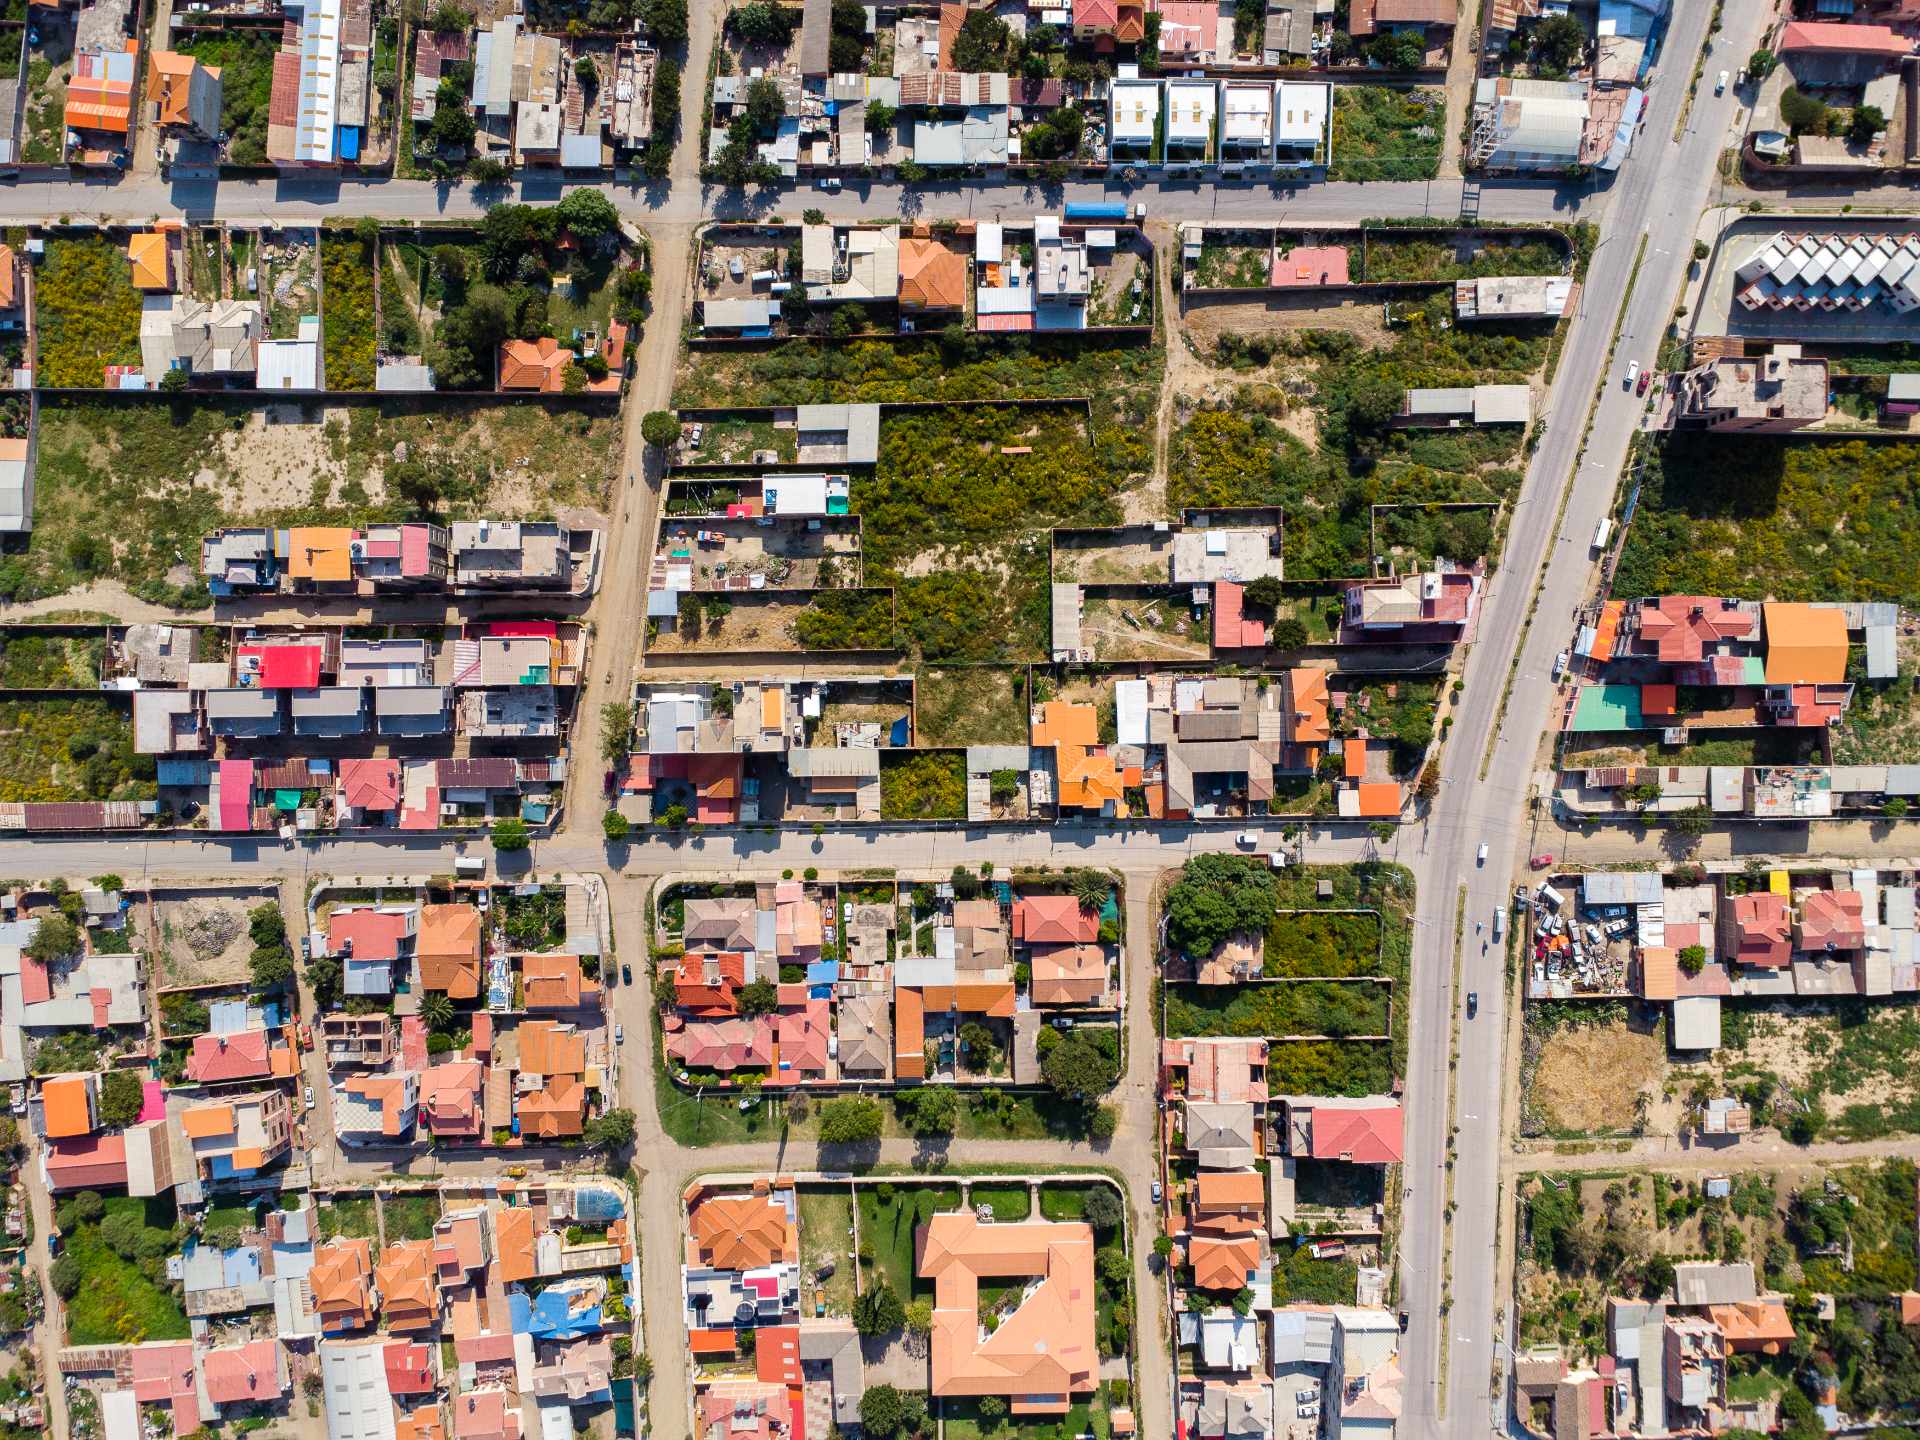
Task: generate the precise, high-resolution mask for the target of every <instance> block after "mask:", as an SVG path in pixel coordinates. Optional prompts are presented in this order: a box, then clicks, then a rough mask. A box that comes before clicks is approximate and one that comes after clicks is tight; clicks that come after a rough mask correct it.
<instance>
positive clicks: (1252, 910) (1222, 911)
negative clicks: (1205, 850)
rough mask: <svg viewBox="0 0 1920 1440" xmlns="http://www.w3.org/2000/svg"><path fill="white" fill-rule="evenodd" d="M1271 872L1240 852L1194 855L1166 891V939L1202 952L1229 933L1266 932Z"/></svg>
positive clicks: (1176, 946)
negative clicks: (1235, 853)
mask: <svg viewBox="0 0 1920 1440" xmlns="http://www.w3.org/2000/svg"><path fill="white" fill-rule="evenodd" d="M1273 906H1274V884H1273V875H1272V872H1271V871H1269V870H1268V869H1267V868H1266V867H1265V866H1263V865H1261V864H1260V863H1259V862H1258V861H1257V860H1253V859H1250V858H1249V857H1247V856H1245V855H1196V856H1195V857H1194V858H1193V859H1191V860H1189V861H1188V862H1187V864H1186V868H1185V869H1183V870H1182V871H1181V872H1180V878H1179V880H1177V881H1176V882H1175V883H1174V886H1173V888H1172V889H1171V890H1169V891H1168V892H1167V907H1166V921H1167V944H1168V945H1169V946H1170V947H1171V948H1172V949H1173V950H1175V951H1177V952H1179V953H1180V954H1183V955H1191V956H1196V957H1205V956H1208V955H1211V954H1212V953H1213V952H1214V951H1215V950H1217V949H1219V947H1220V945H1221V943H1222V942H1223V941H1224V940H1226V938H1227V937H1228V936H1229V935H1232V934H1235V933H1236V932H1248V933H1252V934H1255V935H1264V934H1265V933H1266V929H1267V925H1268V922H1269V921H1271V920H1272V918H1273Z"/></svg>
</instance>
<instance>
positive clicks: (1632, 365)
mask: <svg viewBox="0 0 1920 1440" xmlns="http://www.w3.org/2000/svg"><path fill="white" fill-rule="evenodd" d="M1639 378H1640V362H1639V361H1638V360H1629V361H1628V362H1627V377H1626V379H1625V380H1624V381H1623V382H1622V384H1623V385H1624V387H1625V388H1626V389H1628V390H1631V389H1632V388H1633V382H1634V381H1636V380H1638V379H1639Z"/></svg>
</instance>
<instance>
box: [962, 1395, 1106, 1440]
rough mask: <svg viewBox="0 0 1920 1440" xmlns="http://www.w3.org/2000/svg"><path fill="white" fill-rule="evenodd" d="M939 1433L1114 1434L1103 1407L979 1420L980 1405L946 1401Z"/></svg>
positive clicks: (991, 1437) (979, 1439)
mask: <svg viewBox="0 0 1920 1440" xmlns="http://www.w3.org/2000/svg"><path fill="white" fill-rule="evenodd" d="M942 1415H943V1427H942V1430H941V1433H942V1434H943V1435H945V1436H946V1440H1054V1437H1056V1436H1080V1435H1093V1436H1095V1437H1097V1440H1107V1437H1108V1436H1109V1435H1111V1434H1112V1433H1113V1420H1112V1417H1111V1412H1110V1411H1109V1409H1108V1407H1106V1406H1104V1405H1098V1406H1096V1405H1086V1404H1080V1405H1075V1406H1074V1407H1073V1408H1072V1409H1071V1410H1069V1411H1068V1412H1067V1413H1066V1414H1065V1415H1059V1416H1054V1415H1004V1416H1002V1417H1000V1418H999V1419H997V1420H983V1419H982V1418H981V1417H980V1406H979V1402H978V1401H975V1400H949V1401H946V1402H945V1406H944V1409H943V1411H942Z"/></svg>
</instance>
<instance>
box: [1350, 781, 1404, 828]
mask: <svg viewBox="0 0 1920 1440" xmlns="http://www.w3.org/2000/svg"><path fill="white" fill-rule="evenodd" d="M1354 788H1355V789H1356V790H1358V791H1359V792H1360V813H1361V815H1362V816H1364V817H1366V818H1368V819H1387V820H1391V819H1392V818H1393V817H1394V816H1396V815H1398V814H1399V813H1400V787H1399V785H1397V784H1396V783H1395V782H1393V781H1391V780H1382V781H1379V782H1377V783H1374V784H1370V785H1357V786H1355V787H1354Z"/></svg>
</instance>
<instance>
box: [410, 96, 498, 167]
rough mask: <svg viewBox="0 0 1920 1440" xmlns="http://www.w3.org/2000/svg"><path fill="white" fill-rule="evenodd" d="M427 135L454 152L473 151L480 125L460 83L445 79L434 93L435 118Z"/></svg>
mask: <svg viewBox="0 0 1920 1440" xmlns="http://www.w3.org/2000/svg"><path fill="white" fill-rule="evenodd" d="M427 133H428V134H429V135H430V136H432V137H433V143H434V144H435V145H436V146H445V147H448V148H450V149H454V150H467V149H470V148H472V145H473V140H474V136H476V135H477V134H479V126H478V124H477V123H476V122H475V120H474V118H473V112H472V111H471V110H469V109H467V97H466V95H465V94H464V93H463V92H462V91H461V88H460V85H459V82H458V81H455V80H452V79H446V80H442V81H441V82H440V87H439V89H438V90H436V91H435V92H434V106H433V119H432V120H430V121H429V122H428V123H427ZM493 163H495V164H498V163H499V162H498V161H495V162H493Z"/></svg>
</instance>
